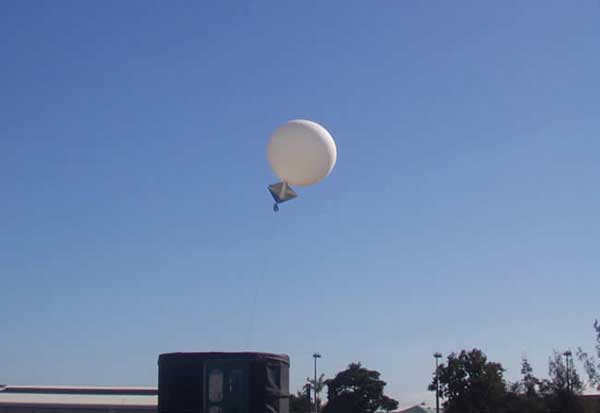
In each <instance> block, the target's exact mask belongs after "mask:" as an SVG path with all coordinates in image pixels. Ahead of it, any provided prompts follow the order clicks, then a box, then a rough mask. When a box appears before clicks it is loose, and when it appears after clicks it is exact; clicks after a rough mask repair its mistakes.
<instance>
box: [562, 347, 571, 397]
mask: <svg viewBox="0 0 600 413" xmlns="http://www.w3.org/2000/svg"><path fill="white" fill-rule="evenodd" d="M572 355H573V353H571V350H567V351H565V352H564V353H563V356H565V362H566V363H567V390H568V391H571V372H570V371H569V368H570V366H569V359H570V358H571V356H572Z"/></svg>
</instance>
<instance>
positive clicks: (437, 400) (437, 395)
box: [433, 352, 442, 413]
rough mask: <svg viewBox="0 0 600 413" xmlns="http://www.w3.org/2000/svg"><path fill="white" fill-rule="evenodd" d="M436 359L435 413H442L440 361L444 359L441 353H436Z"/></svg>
mask: <svg viewBox="0 0 600 413" xmlns="http://www.w3.org/2000/svg"><path fill="white" fill-rule="evenodd" d="M433 357H435V413H440V379H439V374H438V373H439V364H438V360H439V359H440V358H441V357H442V354H441V353H437V352H436V353H434V355H433Z"/></svg>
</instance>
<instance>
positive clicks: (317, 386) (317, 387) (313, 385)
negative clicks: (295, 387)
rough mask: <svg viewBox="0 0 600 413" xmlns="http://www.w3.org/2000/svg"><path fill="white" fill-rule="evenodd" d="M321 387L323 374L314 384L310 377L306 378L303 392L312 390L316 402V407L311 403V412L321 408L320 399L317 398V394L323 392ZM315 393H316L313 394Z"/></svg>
mask: <svg viewBox="0 0 600 413" xmlns="http://www.w3.org/2000/svg"><path fill="white" fill-rule="evenodd" d="M323 387H325V374H321V375H320V376H319V378H318V379H317V381H316V383H315V379H311V378H310V377H307V378H306V384H305V385H304V389H305V390H309V391H310V390H312V391H313V394H314V395H315V399H316V400H317V406H315V405H314V403H313V410H315V411H316V410H317V407H319V408H320V407H321V399H320V398H319V396H318V395H319V394H321V392H322V391H323ZM315 391H316V393H315ZM313 400H314V399H313Z"/></svg>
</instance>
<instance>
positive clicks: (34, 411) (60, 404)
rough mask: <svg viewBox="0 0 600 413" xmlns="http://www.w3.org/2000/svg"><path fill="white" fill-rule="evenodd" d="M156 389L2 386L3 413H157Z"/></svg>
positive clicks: (1, 405)
mask: <svg viewBox="0 0 600 413" xmlns="http://www.w3.org/2000/svg"><path fill="white" fill-rule="evenodd" d="M157 406H158V391H157V389H156V388H155V387H99V386H94V387H92V386H10V385H0V413H156V411H157Z"/></svg>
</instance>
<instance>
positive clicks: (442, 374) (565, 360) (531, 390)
mask: <svg viewBox="0 0 600 413" xmlns="http://www.w3.org/2000/svg"><path fill="white" fill-rule="evenodd" d="M594 329H595V331H596V347H595V350H596V355H589V354H588V353H585V352H584V351H583V350H582V349H578V351H577V358H578V359H579V360H580V361H581V362H582V363H583V366H584V369H585V371H586V373H587V376H588V379H589V384H590V385H598V384H600V374H599V372H600V364H599V362H598V360H599V359H600V323H599V322H598V321H596V322H595V323H594ZM572 356H573V355H572V354H571V353H570V352H565V353H559V352H556V351H555V352H554V354H553V355H552V356H551V357H550V358H549V360H548V378H547V379H540V378H538V377H536V376H535V375H534V374H533V368H532V367H531V364H530V363H529V360H528V359H527V358H525V357H524V358H523V359H522V360H521V377H520V379H519V380H518V381H516V382H514V383H508V382H507V381H506V380H505V379H504V376H503V374H504V368H503V367H502V365H501V364H500V363H496V362H493V361H490V360H488V359H487V357H486V355H485V354H484V353H483V352H482V351H481V350H478V349H473V350H470V351H466V350H463V351H461V352H459V353H452V354H450V355H449V356H448V357H447V360H446V362H445V363H442V364H441V365H439V367H438V369H437V371H434V373H433V379H432V382H431V383H430V384H429V387H428V389H429V390H431V391H433V392H435V391H436V387H437V388H438V389H439V390H438V391H439V394H440V397H441V398H442V399H443V407H444V412H445V413H583V412H584V407H583V404H582V400H581V398H580V397H579V396H580V395H581V393H582V391H583V389H584V383H583V382H582V380H581V378H580V377H579V374H578V373H577V370H576V368H575V366H574V364H573V357H572ZM436 372H437V375H436ZM436 377H437V380H436ZM438 386H439V387H438ZM597 412H598V413H600V408H599V409H598V410H597Z"/></svg>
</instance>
